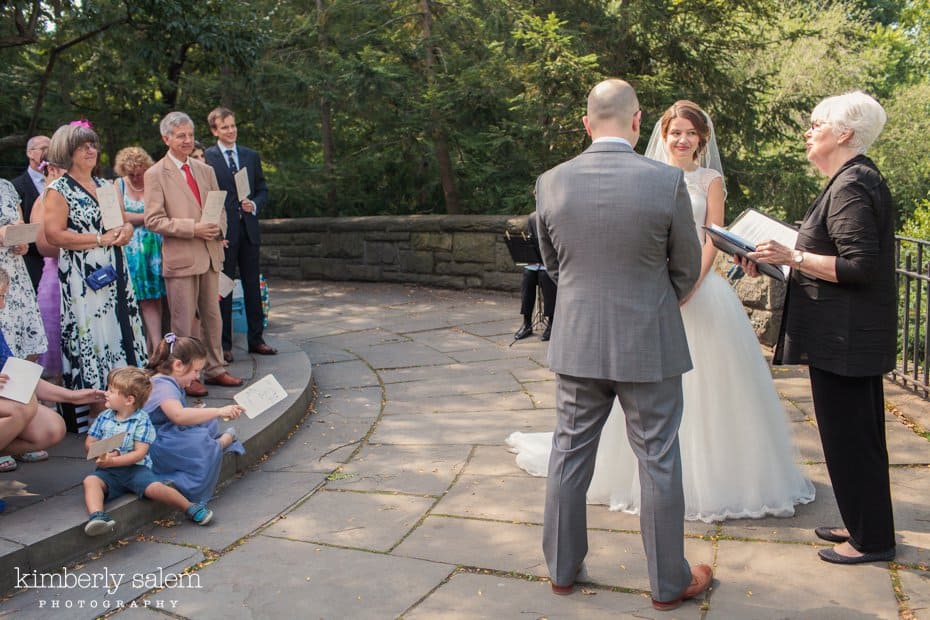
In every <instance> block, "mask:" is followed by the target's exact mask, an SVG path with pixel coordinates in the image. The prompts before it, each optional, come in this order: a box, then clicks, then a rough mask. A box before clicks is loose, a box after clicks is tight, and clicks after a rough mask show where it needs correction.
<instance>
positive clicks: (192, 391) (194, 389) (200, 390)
mask: <svg viewBox="0 0 930 620" xmlns="http://www.w3.org/2000/svg"><path fill="white" fill-rule="evenodd" d="M184 391H185V392H186V393H187V395H188V396H193V397H194V398H199V397H200V396H206V395H207V393H208V392H207V388H205V387H204V385H203V383H201V382H200V381H198V380H197V379H194V380H193V381H191V384H190V385H189V386H187V387H186V388H184Z"/></svg>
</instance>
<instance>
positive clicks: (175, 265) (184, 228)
mask: <svg viewBox="0 0 930 620" xmlns="http://www.w3.org/2000/svg"><path fill="white" fill-rule="evenodd" d="M159 129H160V130H161V137H162V140H164V142H165V144H166V145H168V153H167V154H166V155H165V156H164V157H163V158H162V159H161V160H159V161H158V163H156V164H155V165H154V166H152V167H151V168H149V169H148V170H147V171H146V172H145V226H146V227H147V228H148V229H149V230H152V231H155V232H157V233H159V234H161V236H162V256H163V258H164V262H163V263H162V275H163V276H164V278H165V289H166V290H167V293H168V310H169V313H170V315H171V331H172V332H174V333H176V334H178V335H180V336H194V337H196V336H198V335H199V336H200V337H201V338H202V339H203V342H204V344H205V345H206V347H207V363H206V370H205V371H204V375H205V380H204V381H205V383H208V384H211V385H221V386H226V387H236V386H239V385H242V379H240V378H238V377H235V376H233V375H231V374H229V373H228V372H226V362H225V361H224V360H223V349H222V343H221V334H220V333H221V331H222V328H223V322H222V319H221V318H220V307H219V303H218V302H217V300H218V299H219V275H218V274H219V271H220V270H221V269H222V268H223V235H224V230H225V225H226V213H225V212H222V213H221V215H220V223H219V224H215V223H212V222H203V221H201V217H202V208H203V205H204V203H205V202H206V199H207V194H208V192H209V191H210V190H216V189H218V187H217V184H216V175H215V174H214V173H213V169H212V168H211V167H210V166H208V165H206V164H204V163H201V162H199V161H197V160H196V159H193V158H191V157H190V154H191V151H192V150H193V149H194V121H192V120H191V118H190V117H189V116H188V115H187V114H185V113H184V112H170V113H168V115H167V116H165V118H163V119H162V121H161V124H160V127H159ZM195 314H196V315H199V317H200V329H199V330H197V331H195V329H194V318H195ZM186 390H187V394H188V395H189V396H205V395H206V394H207V389H206V388H205V387H204V386H203V384H202V383H201V382H200V381H199V380H198V379H193V380H192V381H191V382H190V384H188V386H187V387H186Z"/></svg>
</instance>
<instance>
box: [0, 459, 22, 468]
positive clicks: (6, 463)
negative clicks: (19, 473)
mask: <svg viewBox="0 0 930 620" xmlns="http://www.w3.org/2000/svg"><path fill="white" fill-rule="evenodd" d="M17 467H18V465H17V464H16V459H14V458H13V457H12V456H0V472H7V471H13V470H15V469H16V468H17Z"/></svg>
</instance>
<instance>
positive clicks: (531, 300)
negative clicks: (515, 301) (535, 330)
mask: <svg viewBox="0 0 930 620" xmlns="http://www.w3.org/2000/svg"><path fill="white" fill-rule="evenodd" d="M537 283H538V284H539V288H540V289H541V291H542V300H543V316H544V317H546V318H548V319H551V318H552V315H553V314H555V293H556V287H555V282H553V281H552V278H550V277H549V274H548V273H546V270H545V269H524V270H523V283H522V286H521V287H520V314H522V315H523V316H529V317H532V316H533V312H535V310H536V285H537Z"/></svg>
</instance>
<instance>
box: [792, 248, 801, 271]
mask: <svg viewBox="0 0 930 620" xmlns="http://www.w3.org/2000/svg"><path fill="white" fill-rule="evenodd" d="M803 262H804V252H802V251H801V250H795V251H794V255H793V256H792V261H791V266H792V267H794V268H795V269H800V268H801V263H803Z"/></svg>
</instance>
